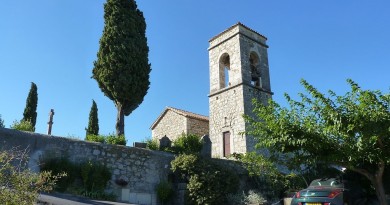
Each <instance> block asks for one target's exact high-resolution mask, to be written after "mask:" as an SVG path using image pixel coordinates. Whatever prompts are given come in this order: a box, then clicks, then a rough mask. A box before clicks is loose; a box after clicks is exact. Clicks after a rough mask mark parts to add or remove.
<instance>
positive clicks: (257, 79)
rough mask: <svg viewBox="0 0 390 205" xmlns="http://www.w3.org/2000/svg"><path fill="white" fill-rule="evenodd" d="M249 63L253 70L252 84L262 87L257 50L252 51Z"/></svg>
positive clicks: (251, 70)
mask: <svg viewBox="0 0 390 205" xmlns="http://www.w3.org/2000/svg"><path fill="white" fill-rule="evenodd" d="M249 63H250V72H251V85H253V86H256V87H262V82H261V73H260V66H259V57H258V56H257V54H256V53H255V52H251V54H250V56H249Z"/></svg>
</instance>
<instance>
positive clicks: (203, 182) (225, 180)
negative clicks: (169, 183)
mask: <svg viewBox="0 0 390 205" xmlns="http://www.w3.org/2000/svg"><path fill="white" fill-rule="evenodd" d="M171 165H172V171H176V172H178V173H179V174H180V175H181V177H182V178H183V179H185V180H188V185H187V188H188V195H189V200H190V201H191V202H193V203H195V204H226V203H227V198H226V196H227V194H229V193H235V192H236V191H237V188H238V176H237V174H236V173H235V172H233V171H231V170H230V168H229V167H226V166H221V165H218V164H216V163H215V162H214V161H213V160H211V159H206V158H202V157H200V156H197V155H193V154H190V155H186V154H182V155H179V156H177V157H176V158H175V159H174V160H173V161H172V162H171Z"/></svg>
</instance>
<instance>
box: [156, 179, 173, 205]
mask: <svg viewBox="0 0 390 205" xmlns="http://www.w3.org/2000/svg"><path fill="white" fill-rule="evenodd" d="M156 192H157V197H158V199H159V200H160V201H161V202H162V204H164V203H165V202H168V201H169V200H170V199H171V198H172V197H173V194H174V191H173V186H172V184H171V183H169V182H167V181H161V182H160V183H158V185H157V187H156Z"/></svg>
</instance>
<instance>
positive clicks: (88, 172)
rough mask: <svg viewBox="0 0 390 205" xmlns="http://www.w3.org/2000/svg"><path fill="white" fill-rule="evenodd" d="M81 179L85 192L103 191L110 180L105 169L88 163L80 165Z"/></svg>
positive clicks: (109, 174) (109, 173)
mask: <svg viewBox="0 0 390 205" xmlns="http://www.w3.org/2000/svg"><path fill="white" fill-rule="evenodd" d="M80 170H81V177H82V180H83V183H84V189H85V190H86V191H89V192H90V191H103V190H104V188H105V187H106V184H107V182H108V181H109V180H110V179H111V172H110V171H109V170H108V168H107V167H105V166H103V165H99V164H94V163H92V162H90V161H88V162H84V163H83V164H81V169H80Z"/></svg>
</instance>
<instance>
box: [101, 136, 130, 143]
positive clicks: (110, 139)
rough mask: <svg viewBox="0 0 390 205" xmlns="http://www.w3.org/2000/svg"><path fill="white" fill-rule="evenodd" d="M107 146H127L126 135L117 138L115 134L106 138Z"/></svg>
mask: <svg viewBox="0 0 390 205" xmlns="http://www.w3.org/2000/svg"><path fill="white" fill-rule="evenodd" d="M106 143H107V144H116V145H126V143H127V141H126V138H125V136H124V135H119V136H116V135H114V134H111V135H107V136H106Z"/></svg>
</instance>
